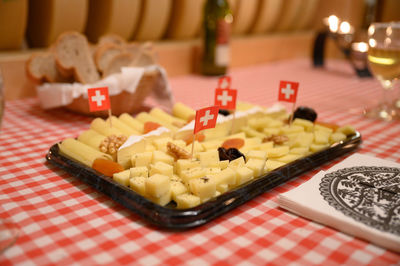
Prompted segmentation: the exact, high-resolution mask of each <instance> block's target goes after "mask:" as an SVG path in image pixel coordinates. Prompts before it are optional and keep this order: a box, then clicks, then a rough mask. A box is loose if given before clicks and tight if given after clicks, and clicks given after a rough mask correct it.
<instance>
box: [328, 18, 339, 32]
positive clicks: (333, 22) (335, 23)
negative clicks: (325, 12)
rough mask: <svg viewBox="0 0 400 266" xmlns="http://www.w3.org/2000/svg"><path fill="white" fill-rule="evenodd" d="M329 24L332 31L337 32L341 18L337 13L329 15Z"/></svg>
mask: <svg viewBox="0 0 400 266" xmlns="http://www.w3.org/2000/svg"><path fill="white" fill-rule="evenodd" d="M328 26H329V30H330V31H331V32H337V30H338V27H339V18H338V17H337V16H335V15H331V16H329V17H328Z"/></svg>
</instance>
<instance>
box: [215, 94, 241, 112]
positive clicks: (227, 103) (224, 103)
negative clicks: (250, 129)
mask: <svg viewBox="0 0 400 266" xmlns="http://www.w3.org/2000/svg"><path fill="white" fill-rule="evenodd" d="M236 96H237V90H235V89H215V97H214V105H215V106H218V107H220V108H222V109H228V110H234V109H236Z"/></svg>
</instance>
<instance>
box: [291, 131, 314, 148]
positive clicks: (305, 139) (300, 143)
mask: <svg viewBox="0 0 400 266" xmlns="http://www.w3.org/2000/svg"><path fill="white" fill-rule="evenodd" d="M313 140H314V134H313V133H311V132H301V133H299V134H298V135H296V136H295V138H294V140H293V141H291V144H290V147H310V145H311V144H312V143H313Z"/></svg>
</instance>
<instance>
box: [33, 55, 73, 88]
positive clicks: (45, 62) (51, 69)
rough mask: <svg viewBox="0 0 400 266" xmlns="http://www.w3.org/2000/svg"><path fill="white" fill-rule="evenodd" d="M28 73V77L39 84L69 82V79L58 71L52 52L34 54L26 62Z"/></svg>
mask: <svg viewBox="0 0 400 266" xmlns="http://www.w3.org/2000/svg"><path fill="white" fill-rule="evenodd" d="M26 71H27V75H28V77H30V78H31V79H32V80H34V81H35V82H37V83H41V82H67V81H69V79H68V77H65V76H63V75H62V74H61V73H60V71H58V69H57V67H56V62H55V59H54V55H53V53H51V52H44V53H35V54H33V55H32V56H31V57H30V58H29V60H28V61H27V62H26Z"/></svg>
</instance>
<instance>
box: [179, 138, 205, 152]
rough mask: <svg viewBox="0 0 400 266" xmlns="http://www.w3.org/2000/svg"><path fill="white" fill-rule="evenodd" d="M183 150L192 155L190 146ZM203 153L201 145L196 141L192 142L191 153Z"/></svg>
mask: <svg viewBox="0 0 400 266" xmlns="http://www.w3.org/2000/svg"><path fill="white" fill-rule="evenodd" d="M183 149H184V150H185V151H187V152H188V153H190V154H191V153H192V144H189V145H187V146H185V147H183ZM203 151H204V147H203V145H202V144H201V143H200V142H198V141H197V140H196V141H195V142H194V147H193V153H199V152H203Z"/></svg>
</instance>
